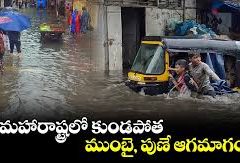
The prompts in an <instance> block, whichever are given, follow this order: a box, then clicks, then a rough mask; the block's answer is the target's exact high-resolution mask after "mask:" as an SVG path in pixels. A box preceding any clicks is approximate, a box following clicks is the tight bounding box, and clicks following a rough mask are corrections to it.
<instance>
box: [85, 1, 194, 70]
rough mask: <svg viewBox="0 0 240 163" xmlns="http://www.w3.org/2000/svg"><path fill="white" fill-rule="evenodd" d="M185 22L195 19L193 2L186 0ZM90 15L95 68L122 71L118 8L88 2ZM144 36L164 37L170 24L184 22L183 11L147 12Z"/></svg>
mask: <svg viewBox="0 0 240 163" xmlns="http://www.w3.org/2000/svg"><path fill="white" fill-rule="evenodd" d="M185 6H186V10H185V18H186V19H196V9H195V7H196V0H186V4H185ZM87 8H88V10H89V12H90V15H91V25H92V26H93V28H94V30H93V31H92V32H91V36H90V37H91V51H92V56H93V57H92V59H93V60H94V63H93V64H94V65H96V66H97V69H100V70H121V69H122V22H121V7H119V6H104V5H103V0H101V2H99V3H95V4H94V3H91V2H89V3H88V5H87ZM145 19H146V21H145V22H146V35H164V34H165V28H166V25H167V24H168V23H169V22H170V21H171V20H172V19H176V20H183V10H169V9H159V8H146V17H145Z"/></svg>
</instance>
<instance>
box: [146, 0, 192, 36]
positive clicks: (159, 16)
mask: <svg viewBox="0 0 240 163" xmlns="http://www.w3.org/2000/svg"><path fill="white" fill-rule="evenodd" d="M173 19H175V20H179V21H182V20H183V10H182V9H179V10H169V9H159V8H146V35H148V36H151V35H158V36H159V35H165V28H166V25H167V24H168V23H169V22H170V21H171V20H173ZM185 19H186V20H187V19H191V20H196V0H186V3H185Z"/></svg>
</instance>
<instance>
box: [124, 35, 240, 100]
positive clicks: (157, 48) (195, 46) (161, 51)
mask: <svg viewBox="0 0 240 163" xmlns="http://www.w3.org/2000/svg"><path fill="white" fill-rule="evenodd" d="M191 51H197V52H199V53H201V54H204V53H209V54H210V53H215V54H221V55H224V56H231V57H233V58H234V65H235V74H236V81H235V82H234V87H239V86H240V42H239V41H222V40H206V39H191V38H163V37H158V36H149V37H145V38H144V39H143V40H142V42H141V46H140V48H139V50H138V53H137V55H136V57H135V60H134V62H133V65H132V68H131V70H130V72H129V73H128V80H127V81H126V85H127V86H128V87H129V88H131V89H132V90H134V91H136V92H140V91H144V93H145V94H148V95H157V94H163V93H168V91H169V73H170V72H169V69H170V66H171V63H170V62H172V61H173V56H175V57H176V56H178V57H184V55H185V57H186V58H187V56H188V53H189V52H191ZM173 53H175V54H176V55H172V54H173Z"/></svg>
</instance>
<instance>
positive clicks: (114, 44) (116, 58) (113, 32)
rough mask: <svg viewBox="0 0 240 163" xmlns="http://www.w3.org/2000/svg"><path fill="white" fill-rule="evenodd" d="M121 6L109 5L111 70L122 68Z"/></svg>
mask: <svg viewBox="0 0 240 163" xmlns="http://www.w3.org/2000/svg"><path fill="white" fill-rule="evenodd" d="M121 20H122V18H121V7H118V6H108V7H107V24H108V26H107V27H108V28H107V30H108V31H107V34H108V35H107V36H108V53H109V55H108V57H109V70H122V21H121Z"/></svg>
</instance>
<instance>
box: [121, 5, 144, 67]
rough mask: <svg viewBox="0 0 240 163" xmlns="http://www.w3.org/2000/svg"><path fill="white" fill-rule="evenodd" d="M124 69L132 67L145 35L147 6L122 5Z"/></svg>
mask: <svg viewBox="0 0 240 163" xmlns="http://www.w3.org/2000/svg"><path fill="white" fill-rule="evenodd" d="M121 17H122V50H123V52H122V58H123V69H130V68H131V66H132V64H133V61H134V58H135V56H136V54H137V51H138V49H139V47H140V44H141V40H142V39H143V37H144V36H145V8H133V7H122V8H121Z"/></svg>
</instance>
